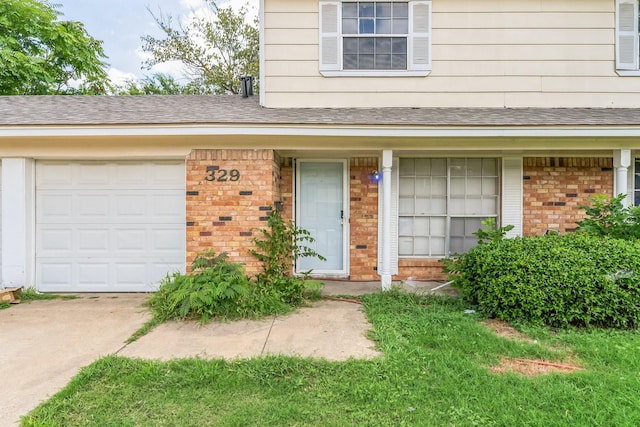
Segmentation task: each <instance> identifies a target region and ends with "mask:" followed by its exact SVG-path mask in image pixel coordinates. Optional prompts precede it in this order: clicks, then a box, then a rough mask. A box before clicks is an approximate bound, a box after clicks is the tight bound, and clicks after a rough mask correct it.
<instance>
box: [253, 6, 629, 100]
mask: <svg viewBox="0 0 640 427" xmlns="http://www.w3.org/2000/svg"><path fill="white" fill-rule="evenodd" d="M614 9H615V1H613V0H580V1H576V0H487V1H478V0H433V15H432V25H433V32H432V40H433V44H432V57H433V63H432V72H431V74H430V75H429V76H427V77H323V76H322V75H320V73H319V71H318V20H319V16H318V0H296V1H289V0H265V19H264V21H265V22H264V23H265V30H264V35H265V39H264V42H265V58H266V61H265V67H264V73H265V81H264V83H263V87H264V91H265V98H264V100H265V105H266V106H268V107H385V106H393V107H395V106H412V107H455V106H473V107H482V106H487V107H528V106H531V107H611V106H616V107H640V77H620V76H618V75H617V74H616V72H615V44H614V37H615V10H614Z"/></svg>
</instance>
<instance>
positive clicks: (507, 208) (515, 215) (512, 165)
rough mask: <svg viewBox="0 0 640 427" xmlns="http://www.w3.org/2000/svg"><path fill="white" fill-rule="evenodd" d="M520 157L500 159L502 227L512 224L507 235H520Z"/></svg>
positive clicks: (521, 192)
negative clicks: (511, 228)
mask: <svg viewBox="0 0 640 427" xmlns="http://www.w3.org/2000/svg"><path fill="white" fill-rule="evenodd" d="M522 179H523V177H522V157H509V158H503V159H502V221H501V223H502V225H501V226H502V227H506V226H507V225H513V230H511V231H509V232H508V233H507V237H516V236H522V197H523V189H522Z"/></svg>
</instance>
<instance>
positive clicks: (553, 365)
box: [489, 357, 583, 377]
mask: <svg viewBox="0 0 640 427" xmlns="http://www.w3.org/2000/svg"><path fill="white" fill-rule="evenodd" d="M489 370H490V371H491V372H493V373H496V374H504V373H505V372H516V373H518V374H522V375H526V376H528V377H532V376H534V375H544V374H551V373H571V372H576V371H582V370H583V368H581V367H580V366H576V365H574V364H572V363H565V362H548V361H546V360H538V359H521V358H510V357H502V358H501V359H500V363H498V364H497V365H495V366H491V367H490V368H489Z"/></svg>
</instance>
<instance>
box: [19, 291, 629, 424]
mask: <svg viewBox="0 0 640 427" xmlns="http://www.w3.org/2000/svg"><path fill="white" fill-rule="evenodd" d="M363 299H364V301H365V306H364V307H365V310H366V313H367V315H368V317H369V319H370V320H371V322H372V324H373V330H372V332H371V338H372V339H374V340H375V341H376V342H377V344H378V346H379V348H380V349H381V350H382V351H383V353H384V356H382V357H380V358H378V359H374V360H351V361H348V362H327V361H322V360H313V359H301V358H291V357H263V358H257V359H251V360H242V361H235V362H225V361H222V360H213V361H204V360H181V361H175V362H168V363H163V362H148V361H140V360H131V359H126V358H122V357H106V358H104V359H101V360H99V361H97V362H95V363H93V364H92V365H90V366H89V367H87V368H85V369H83V370H82V372H81V373H80V374H79V375H78V376H77V377H76V378H75V379H74V380H73V381H72V382H71V383H70V384H69V385H68V386H67V387H66V388H65V389H64V390H62V391H61V392H60V393H58V394H57V395H55V396H54V397H52V398H51V399H50V400H49V401H47V402H45V403H44V404H42V405H41V406H39V407H38V408H36V409H35V410H34V411H33V412H32V413H31V414H29V416H28V417H27V418H25V420H24V421H23V425H27V426H74V425H78V426H88V425H96V426H309V425H311V426H348V425H361V426H403V425H407V426H560V425H567V426H638V425H640V400H639V399H640V334H639V333H637V332H614V331H590V332H589V331H548V330H544V329H533V328H524V331H525V332H526V333H527V335H528V336H529V337H531V338H532V339H535V340H537V342H525V341H516V340H509V339H505V338H501V337H499V336H497V335H495V334H494V333H493V332H492V331H490V330H489V329H488V328H487V327H485V326H484V325H483V324H481V323H480V319H478V318H477V317H476V315H475V314H465V313H464V309H465V308H467V307H465V306H463V305H462V303H461V302H459V301H457V300H451V299H436V298H427V297H414V296H411V295H406V294H399V293H396V292H392V293H388V294H373V295H367V296H365V297H364V298H363ZM503 356H504V357H513V358H528V359H543V360H546V361H556V362H561V363H573V364H579V365H580V366H582V367H583V368H584V370H582V371H576V372H572V373H552V374H547V375H538V376H532V377H527V376H524V375H521V374H516V373H506V374H502V375H500V374H495V373H493V372H492V371H491V370H490V369H489V367H490V366H492V365H495V364H498V362H499V361H500V359H501V357H503ZM26 369H28V367H26Z"/></svg>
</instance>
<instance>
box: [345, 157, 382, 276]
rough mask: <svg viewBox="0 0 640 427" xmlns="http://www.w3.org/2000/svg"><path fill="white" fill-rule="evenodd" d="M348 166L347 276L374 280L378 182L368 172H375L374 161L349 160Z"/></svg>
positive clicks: (372, 158)
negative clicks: (349, 236) (348, 260)
mask: <svg viewBox="0 0 640 427" xmlns="http://www.w3.org/2000/svg"><path fill="white" fill-rule="evenodd" d="M349 164H350V165H349V178H350V181H349V187H350V194H349V200H350V202H349V211H350V213H351V217H350V223H349V225H350V231H351V239H350V242H349V255H350V264H351V268H350V272H349V273H350V274H349V277H350V279H351V280H378V279H379V278H380V277H379V276H378V272H377V270H376V268H377V266H378V255H377V254H378V183H377V182H374V181H373V180H372V179H371V172H372V171H374V170H378V158H376V157H368V158H352V159H351V160H350V162H349Z"/></svg>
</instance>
